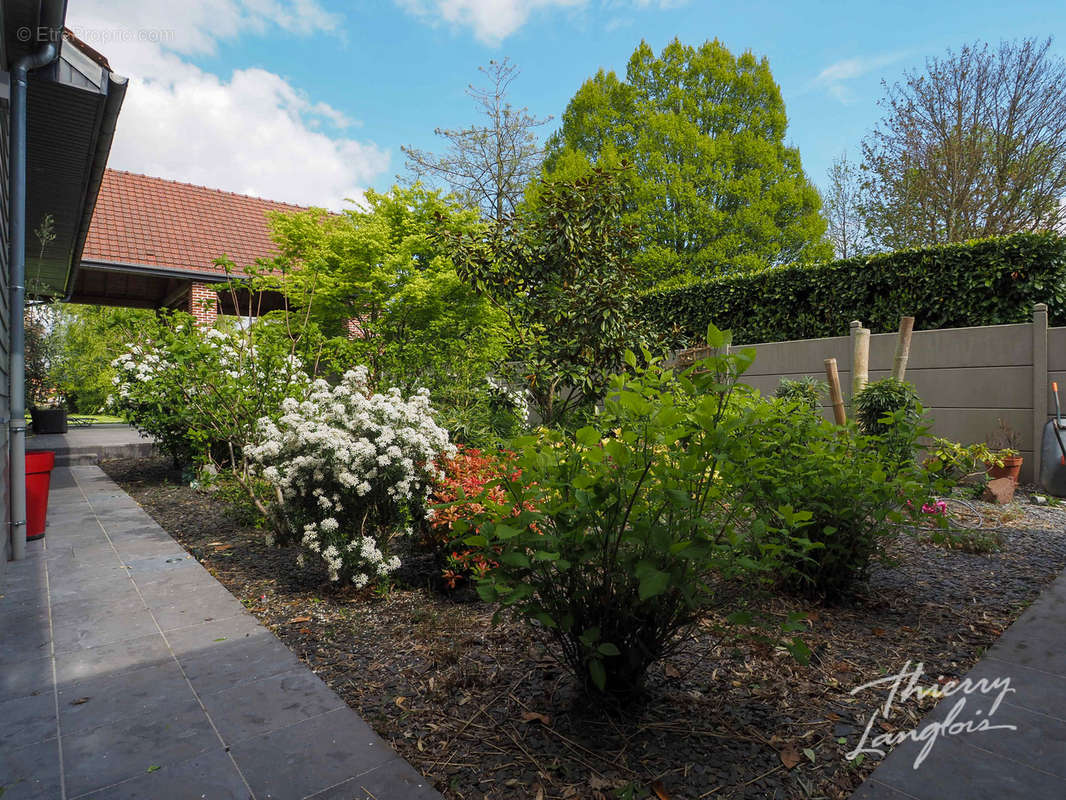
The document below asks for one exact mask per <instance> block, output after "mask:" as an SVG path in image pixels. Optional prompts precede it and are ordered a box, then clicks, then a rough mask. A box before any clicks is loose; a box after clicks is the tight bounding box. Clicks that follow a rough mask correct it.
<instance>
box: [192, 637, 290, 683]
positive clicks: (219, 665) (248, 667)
mask: <svg viewBox="0 0 1066 800" xmlns="http://www.w3.org/2000/svg"><path fill="white" fill-rule="evenodd" d="M178 660H179V661H180V662H181V666H182V669H184V670H185V675H186V676H187V677H188V679H189V682H190V683H191V684H192V685H193V687H194V688H195V689H196V691H197V692H199V693H201V694H211V693H213V692H219V691H223V690H225V689H232V688H233V687H234V686H238V685H239V684H242V683H249V682H251V681H257V680H262V679H263V678H269V677H271V676H273V675H279V674H281V673H282V672H289V671H291V670H294V669H297V668H298V667H300V666H302V662H301V661H300V660H299V659H298V658H297V657H296V656H295V655H294V654H293V652H292V651H291V650H289V648H287V647H286V646H285V645H283V644H282V643H281V642H279V641H278V640H277V637H275V636H274V634H272V633H270V631H267V630H263V629H261V630H259V631H257V632H256V633H253V634H251V635H249V636H239V637H236V638H232V639H230V638H227V639H224V640H223V641H220V642H214V641H212V642H211V645H210V647H208V648H207V649H204V650H195V649H192V650H189V651H188V652H184V653H182V654H180V655H179V656H178Z"/></svg>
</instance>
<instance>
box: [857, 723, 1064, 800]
mask: <svg viewBox="0 0 1066 800" xmlns="http://www.w3.org/2000/svg"><path fill="white" fill-rule="evenodd" d="M993 734H1003V736H1008V735H1010V732H1008V731H989V732H988V735H989V736H992V735H993ZM964 739H965V741H964ZM966 741H971V739H969V738H966V737H964V736H944V737H939V738H938V739H937V741H936V742H935V743H934V745H933V748H932V750H931V751H930V755H929V756H928V757H927V758H926V760H925V761H924V762H922V764H921V766H920V767H919V768H918V769H914V757H915V756H916V755H917V753H918V752H919V750H920V749H921V747H922V746H923V745H922V744H917V743H914V742H907V743H905V744H903V745H900V746H899V747H897V748H896V749H895V750H894V751H893V752H892V755H891V756H890V757H889V758H887V759H886V760H885V762H884V763H883V764H881V766H879V767H878V768H877V769H876V770H875V771H874V773H873V774H874V775H875V776H876V778H877V780H878V781H879V782H881V783H884V784H888V785H889V786H891V787H892V788H894V789H896V790H898V791H901V792H904V793H905V794H909V795H911V796H913V797H916V798H919V800H956V798H957V800H1004V798H1033V799H1034V800H1035V798H1045V797H1046V798H1054V797H1061V796H1062V791H1063V780H1062V778H1060V777H1058V776H1056V775H1052V774H1050V773H1048V772H1044V771H1038V770H1034V769H1030V768H1029V767H1027V766H1025V765H1023V764H1020V763H1019V762H1017V761H1013V760H1011V759H1008V758H1004V757H1003V756H1001V755H999V754H998V753H990V752H987V751H985V750H981V749H978V748H975V747H973V746H972V745H969V744H966V743H965V742H966Z"/></svg>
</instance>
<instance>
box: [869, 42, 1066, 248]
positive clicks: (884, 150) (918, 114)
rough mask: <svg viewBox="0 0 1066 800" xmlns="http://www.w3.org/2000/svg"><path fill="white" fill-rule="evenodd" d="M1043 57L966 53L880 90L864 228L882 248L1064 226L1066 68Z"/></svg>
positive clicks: (1026, 52) (1031, 46)
mask: <svg viewBox="0 0 1066 800" xmlns="http://www.w3.org/2000/svg"><path fill="white" fill-rule="evenodd" d="M1050 48H1051V40H1050V39H1047V40H1044V41H1043V42H1040V41H1037V40H1035V39H1025V40H1022V41H1020V42H1018V41H1016V42H1003V43H1001V44H1000V45H999V47H998V48H992V47H990V46H989V45H988V44H981V43H975V44H972V45H966V46H964V47H963V48H962V49H961V50H959V51H958V52H953V51H948V53H947V54H946V55H945V56H943V57H942V58H930V59H928V60H927V61H926V64H925V69H924V70H922V71H912V72H908V73H906V75H905V76H904V80H903V82H902V83H897V84H895V85H892V86H887V85H886V88H885V95H884V98H883V99H882V100H881V105H882V107H883V108H884V109H885V115H884V117H883V119H882V120H881V122H880V123H879V124H878V125H877V127H876V128H875V129H874V131H873V132H872V133H871V134H870V135H869V136H868V137H867V138H866V140H865V141H864V142H863V167H864V170H865V172H866V175H867V180H866V190H867V191H866V197H867V203H866V205H865V217H866V225H867V228H868V230H869V232H870V236H871V238H872V239H873V240H874V241H875V242H877V244H878V245H879V246H880V248H881V249H886V250H898V249H903V248H908V247H925V246H927V245H933V244H947V243H949V242H962V241H966V240H969V239H976V238H984V237H988V236H1006V235H1008V234H1012V233H1020V232H1029V231H1046V230H1052V231H1053V230H1056V229H1059V228H1060V227H1061V226H1062V224H1063V222H1064V221H1066V205H1063V202H1062V199H1063V197H1064V196H1066V60H1063V59H1062V58H1061V57H1058V56H1055V55H1053V54H1052V53H1051V50H1050Z"/></svg>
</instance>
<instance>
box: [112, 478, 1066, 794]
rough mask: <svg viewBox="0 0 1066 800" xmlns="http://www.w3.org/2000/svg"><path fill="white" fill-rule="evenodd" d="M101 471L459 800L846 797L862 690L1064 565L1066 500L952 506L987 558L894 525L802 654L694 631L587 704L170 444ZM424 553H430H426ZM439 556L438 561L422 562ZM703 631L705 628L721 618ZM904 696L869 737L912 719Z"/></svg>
mask: <svg viewBox="0 0 1066 800" xmlns="http://www.w3.org/2000/svg"><path fill="white" fill-rule="evenodd" d="M104 469H105V471H106V472H107V473H108V474H109V475H110V476H111V477H112V478H113V479H114V480H116V481H117V482H118V483H119V484H120V485H121V486H122V487H123V489H125V490H126V491H127V492H128V493H130V494H131V495H132V496H133V497H134V498H135V499H136V500H137V501H138V502H139V503H140V504H141V505H142V506H143V507H144V508H145V509H146V510H147V511H148V513H150V514H151V515H152V517H153V518H154V519H155V520H156V521H157V522H158V523H159V524H160V525H161V526H162V527H163V528H165V529H166V530H167V531H168V532H169V533H170V534H171V535H172V536H174V538H175V539H177V540H178V541H179V542H181V544H182V545H183V546H185V547H186V548H187V549H188V550H189V552H191V553H192V554H193V555H194V556H195V557H196V558H198V559H199V560H200V561H202V562H203V563H204V564H205V565H206V566H207V568H208V569H209V570H210V571H211V573H212V574H213V575H214V576H215V577H216V578H217V579H218V580H219V581H221V582H222V583H223V584H224V585H225V586H226V587H227V588H228V589H229V590H230V591H231V592H232V593H233V594H234V595H235V596H236V597H238V598H239V599H240V600H241V601H242V602H243V603H244V604H245V605H246V606H247V607H248V608H249V609H250V610H251V611H252V613H254V614H255V615H256V616H257V617H258V618H259V619H260V620H261V621H262V622H263V623H264V624H265V625H267V626H268V627H269V628H270V629H271V630H273V631H274V633H275V634H276V635H277V636H278V637H279V638H280V639H281V640H282V641H283V642H285V643H286V644H287V645H288V646H289V647H290V648H291V649H292V650H293V651H294V652H295V653H296V654H297V655H298V656H299V657H300V658H302V659H303V660H304V661H306V662H307V664H308V665H309V666H310V667H311V668H312V669H313V670H314V671H315V672H316V673H317V674H318V675H319V676H321V677H322V679H323V680H325V681H326V682H327V683H328V684H329V685H330V686H331V687H332V688H333V689H334V690H335V691H337V692H338V693H339V694H340V695H341V696H343V697H344V699H345V700H346V701H347V702H348V704H349V705H350V706H351V707H352V708H354V709H356V710H357V711H358V712H359V713H360V714H361V715H362V716H363V718H364V719H366V720H367V722H369V723H370V724H371V725H372V726H373V727H374V728H375V730H377V732H378V733H379V734H381V735H382V736H383V737H384V738H386V739H388V740H389V741H390V742H391V743H392V745H393V746H394V747H395V748H396V750H397V751H398V752H399V753H400V754H401V755H402V756H403V757H404V758H406V759H407V760H408V761H410V762H411V763H412V764H414V765H415V767H416V768H418V769H419V770H421V771H422V772H423V773H424V774H425V775H426V776H427V777H428V778H429V779H430V780H432V781H433V783H434V784H435V785H436V787H437V788H438V789H440V790H441V791H442V792H443V793H444V795H445V796H446V797H448V798H455V799H457V800H458V799H460V798H461V799H462V800H468V799H471V800H472V799H475V798H476V799H477V800H481V798H493V799H497V798H499V799H500V800H503V798H508V799H510V798H530V799H531V800H550V799H551V798H595V799H596V800H603V799H604V798H621V799H623V800H624V799H625V798H644V797H653V798H659V799H660V800H664V799H665V798H673V799H679V798H691V799H692V800H695V799H696V798H709V797H723V798H726V797H728V798H819V797H825V798H832V799H833V800H837V799H838V798H845V797H847V796H848V795H849V794H850V793H851V791H852V790H853V789H854V788H855V787H856V786H857V785H858V784H859V783H860V782H861V780H862V779H863V778H864V777H865V776H866V775H867V774H869V772H870V770H871V769H872V768H873V766H875V764H874V763H873V761H872V760H871V759H865V760H863V761H862V762H861V763H859V764H854V763H850V762H848V760H847V759H846V758H845V757H844V753H846V752H848V751H849V750H851V749H852V748H853V747H854V746H855V745H856V743H857V742H858V741H859V738H860V736H861V734H862V732H863V729H864V728H865V726H866V722H867V720H868V719H869V718H870V715H871V713H872V712H873V711H874V710H875V708H877V707H878V706H879V705H880V704H882V703H883V702H884V700H885V696H886V691H887V690H886V691H875V690H865V691H863V692H860V693H859V694H858V695H854V696H853V695H851V694H850V691H851V690H852V689H853V688H855V687H857V686H860V685H861V684H864V683H866V682H868V681H872V680H874V679H876V678H878V677H880V676H884V675H891V674H895V673H897V672H899V671H900V670H902V669H903V667H904V665H905V664H906V662H908V661H910V662H912V664H915V663H918V662H921V663H923V664H924V669H925V673H926V675H927V677H926V678H925V679H924V680H923V684H929V683H932V682H934V681H935V680H937V679H940V680H941V681H942V682H943V681H945V680H950V679H951V678H953V677H958V676H960V675H962V674H964V673H965V672H966V671H967V670H969V669H970V667H972V666H973V664H974V663H975V662H976V661H977V659H978V658H979V657H980V655H981V653H982V652H983V651H984V650H985V648H987V647H988V646H989V645H990V644H991V643H992V642H994V641H995V639H996V638H997V637H998V636H999V634H1000V633H1001V632H1002V631H1003V630H1004V628H1006V627H1007V626H1008V625H1009V624H1010V623H1011V622H1012V621H1013V620H1014V619H1015V618H1017V616H1018V615H1019V614H1020V612H1021V611H1022V609H1023V608H1024V607H1025V606H1026V605H1027V604H1028V603H1030V602H1031V601H1032V600H1033V599H1034V598H1035V597H1036V596H1037V594H1038V593H1039V592H1040V590H1041V588H1042V587H1043V586H1044V585H1045V584H1047V583H1048V582H1049V581H1050V580H1052V579H1053V578H1054V577H1055V576H1056V575H1057V574H1058V573H1059V571H1060V570H1062V569H1063V568H1064V567H1066V508H1060V507H1046V506H1044V507H1036V506H1033V505H1028V504H1027V497H1026V496H1025V494H1024V493H1021V496H1020V502H1019V503H1018V504H1016V505H1014V506H1008V507H995V506H988V505H986V504H983V503H976V502H971V503H968V504H966V505H962V504H953V505H952V510H953V513H954V514H955V515H956V518H957V519H960V520H964V521H967V522H968V523H969V524H973V525H974V526H976V525H978V524H980V525H981V527H982V528H983V534H984V535H986V536H995V537H997V538H998V539H999V541H1000V549H999V550H998V551H997V552H993V553H989V554H980V553H970V552H961V551H958V550H947V549H944V548H943V547H939V546H934V545H932V544H930V543H929V542H927V541H922V540H916V539H915V538H914V537H909V536H900V537H899V540H898V541H897V542H895V543H894V545H893V547H892V559H893V562H892V563H891V564H889V565H879V566H877V567H876V568H875V569H874V572H873V574H872V576H871V579H870V583H869V586H868V588H867V589H866V591H865V592H864V593H863V595H862V596H860V597H858V598H856V599H855V600H854V601H853V602H851V603H849V604H845V605H841V606H837V607H832V608H826V607H815V608H812V607H811V606H810V604H809V603H803V602H801V601H798V600H793V599H781V598H778V599H776V600H773V601H769V602H768V603H767V604H766V607H765V608H764V611H766V612H768V613H773V614H780V615H784V614H786V613H787V612H788V611H793V610H804V611H808V612H809V614H808V618H807V626H808V630H807V632H806V633H805V634H804V639H805V641H806V642H807V643H808V644H809V645H810V646H811V647H812V650H813V653H814V657H813V659H812V662H811V664H810V665H809V666H806V667H805V666H801V665H800V664H798V663H797V662H795V661H794V660H793V659H792V658H791V656H789V655H788V654H787V653H785V652H784V651H783V650H781V649H780V648H775V647H773V646H771V645H769V644H763V643H760V642H758V641H749V640H741V641H734V642H722V641H719V640H717V639H714V638H712V636H711V634H710V633H709V632H707V633H706V634H705V633H703V632H698V633H697V634H696V635H695V636H694V638H693V639H692V640H691V641H689V642H687V644H686V646H685V647H684V649H683V650H682V652H680V653H679V654H678V655H676V656H673V657H671V659H670V660H669V661H667V662H665V663H663V664H660V665H658V666H657V667H656V668H655V669H654V670H653V672H652V674H651V676H650V678H649V682H648V690H647V693H646V696H645V697H644V698H643V699H642V700H641V701H640V702H639V703H638V704H637V705H636V706H631V707H628V708H626V709H624V710H622V709H617V708H611V707H604V705H603V704H596V705H590V704H588V703H586V702H585V701H583V700H582V698H581V697H580V695H579V694H578V693H577V692H576V690H575V687H574V684H573V682H572V679H571V678H570V676H569V675H568V674H567V673H566V672H565V670H563V669H561V668H560V667H559V666H558V665H557V664H555V662H554V661H553V660H552V659H551V658H550V657H549V656H548V655H547V654H546V652H545V650H544V648H543V647H542V646H541V645H540V644H538V643H537V642H536V641H535V640H534V639H533V638H532V637H531V636H530V634H529V632H528V631H527V630H526V629H524V628H523V627H521V626H518V625H515V624H513V623H508V622H502V623H500V624H499V625H497V626H495V627H494V626H493V625H492V620H491V618H492V610H491V609H490V608H489V607H487V606H485V605H483V604H481V603H478V602H472V601H470V600H466V601H465V602H464V601H462V600H458V599H455V598H450V597H447V596H444V595H442V594H441V593H440V592H437V591H435V590H433V589H432V588H430V587H429V584H430V582H431V578H430V576H429V575H426V574H423V575H419V574H418V571H417V569H415V570H410V569H409V570H408V571H407V572H406V573H405V577H406V585H401V586H399V587H397V588H394V589H392V590H391V591H389V592H387V593H384V594H374V593H370V592H363V593H355V592H351V591H336V590H333V589H331V588H329V587H328V586H324V585H323V584H322V582H321V580H320V577H319V576H314V575H309V574H308V572H307V571H306V570H303V569H300V568H298V567H297V566H296V563H295V562H296V558H295V555H296V554H295V553H294V552H292V551H287V550H283V549H277V548H272V547H268V546H267V545H266V544H265V543H264V540H263V532H262V531H261V530H257V529H256V528H255V519H254V516H253V515H250V514H247V513H244V514H242V513H240V512H239V511H235V504H234V502H232V501H233V498H232V497H230V498H227V497H226V496H225V493H216V494H207V493H203V492H200V491H197V490H195V489H192V488H190V487H188V486H184V485H182V484H181V482H180V475H178V474H176V473H175V472H174V471H173V470H172V469H170V467H169V465H168V463H167V462H166V461H164V460H161V459H153V460H139V461H133V460H125V461H112V462H108V463H105V464H104ZM416 566H417V564H416ZM427 571H428V570H427ZM708 627H710V626H708ZM932 702H933V701H932V700H931V699H928V698H926V699H924V700H921V701H916V700H914V699H912V700H909V701H907V702H906V703H905V704H902V705H901V706H899V707H898V709H897V711H896V712H895V714H894V715H893V716H892V717H890V718H889V719H888V720H880V721H879V728H877V729H875V733H879V732H881V731H888V730H906V729H909V728H911V727H913V726H914V725H915V723H916V722H917V720H918V719H919V717H920V716H921V714H922V713H923V712H924V710H926V709H927V708H928V707H929V706H930V705H931V704H932Z"/></svg>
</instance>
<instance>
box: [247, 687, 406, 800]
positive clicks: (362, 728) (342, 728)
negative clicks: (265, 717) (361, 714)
mask: <svg viewBox="0 0 1066 800" xmlns="http://www.w3.org/2000/svg"><path fill="white" fill-rule="evenodd" d="M230 752H231V753H232V754H233V757H234V758H235V759H236V761H237V766H238V767H240V769H241V772H243V773H244V775H245V777H246V778H247V779H248V783H249V784H251V787H252V791H253V792H255V795H256V797H258V798H260V800H266V798H278V800H281V798H286V800H287V798H294V797H306V796H307V795H312V794H314V793H315V792H321V791H322V790H324V789H328V788H329V787H331V786H336V785H337V784H340V783H343V782H344V781H346V780H349V779H350V778H351V777H358V776H360V775H363V774H366V773H367V772H369V771H370V770H372V769H374V768H375V767H378V766H380V765H381V764H384V763H385V762H386V761H389V760H390V759H392V758H395V755H394V754H393V752H392V750H391V749H390V748H389V746H388V745H387V744H385V742H383V741H382V740H381V739H379V738H378V736H377V734H375V733H374V732H373V731H372V730H370V728H369V727H368V726H367V725H366V723H364V722H363V721H362V720H360V719H359V718H358V716H356V715H355V714H354V713H352V712H351V711H350V710H349V709H347V708H342V709H339V710H338V711H332V712H330V713H328V714H323V715H322V716H320V717H314V718H313V719H309V720H307V721H305V722H300V723H297V724H296V725H290V726H289V727H288V728H282V729H281V730H279V731H274V732H273V733H268V734H266V735H264V736H256V737H253V738H251V739H245V740H244V741H242V742H237V743H236V744H234V745H232V747H231V748H230Z"/></svg>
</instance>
